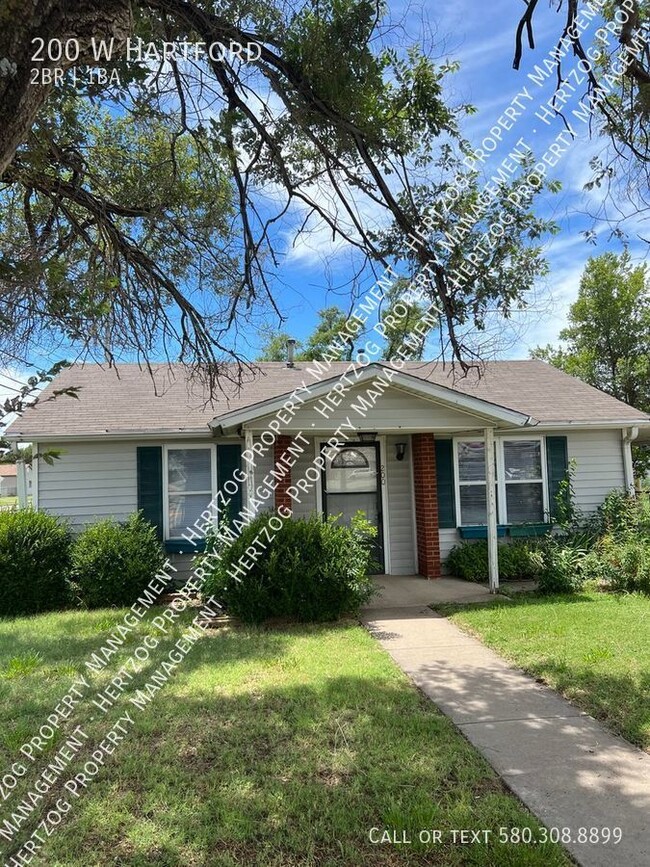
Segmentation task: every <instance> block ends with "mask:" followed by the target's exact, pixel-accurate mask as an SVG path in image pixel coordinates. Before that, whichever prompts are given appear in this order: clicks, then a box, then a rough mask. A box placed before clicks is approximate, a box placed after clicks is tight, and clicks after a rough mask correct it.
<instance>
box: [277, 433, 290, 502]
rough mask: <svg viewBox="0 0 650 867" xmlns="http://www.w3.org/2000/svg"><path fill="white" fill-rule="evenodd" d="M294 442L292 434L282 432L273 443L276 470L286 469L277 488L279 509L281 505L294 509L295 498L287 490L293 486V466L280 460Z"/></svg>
mask: <svg viewBox="0 0 650 867" xmlns="http://www.w3.org/2000/svg"><path fill="white" fill-rule="evenodd" d="M292 442H293V439H292V438H291V437H290V436H286V435H285V434H281V435H279V436H277V437H276V438H275V442H274V443H273V462H274V463H275V470H276V472H281V471H282V470H286V473H285V475H284V476H283V477H282V478H281V479H278V484H277V487H276V489H275V508H276V509H279V508H280V506H283V507H284V508H286V509H289V510H291V511H293V500H292V499H291V497H290V496H289V495H288V494H287V491H288V490H289V488H290V487H291V467H287V466H285V464H281V463H280V461H281V460H282V457H283V455H284V453H285V452H286V450H287V449H288V448H289V447H290V446H291V443H292Z"/></svg>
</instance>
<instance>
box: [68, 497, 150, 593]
mask: <svg viewBox="0 0 650 867" xmlns="http://www.w3.org/2000/svg"><path fill="white" fill-rule="evenodd" d="M164 562H165V554H164V552H163V549H162V546H161V544H160V542H159V541H158V539H157V537H156V531H155V529H154V528H153V527H152V526H151V524H149V523H147V521H145V520H144V518H143V517H142V516H141V515H140V514H139V513H137V514H134V515H131V516H130V518H129V519H128V520H127V521H126V522H124V523H121V524H120V523H116V522H115V521H113V520H112V519H106V520H103V521H98V522H97V523H96V524H92V525H91V526H89V527H87V528H86V529H85V530H84V531H83V533H81V534H80V535H79V536H78V537H77V539H76V540H75V541H74V543H73V546H72V571H71V575H72V586H73V589H74V592H75V593H76V595H77V596H78V598H79V600H80V601H81V602H82V603H83V604H84V605H86V606H88V608H101V607H103V606H109V605H132V604H133V603H134V602H135V600H136V599H137V598H138V596H139V595H140V593H141V592H142V590H143V589H144V588H145V587H146V585H147V584H148V583H149V582H150V581H151V580H152V579H153V578H154V576H155V575H156V573H157V572H159V571H160V570H161V569H162V567H163V564H164Z"/></svg>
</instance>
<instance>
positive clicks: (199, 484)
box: [166, 446, 214, 539]
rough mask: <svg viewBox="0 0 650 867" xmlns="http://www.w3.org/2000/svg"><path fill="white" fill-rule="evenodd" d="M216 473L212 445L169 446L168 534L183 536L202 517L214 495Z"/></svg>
mask: <svg viewBox="0 0 650 867" xmlns="http://www.w3.org/2000/svg"><path fill="white" fill-rule="evenodd" d="M213 475H214V461H213V449H212V447H210V446H208V447H205V446H201V447H196V448H192V447H187V446H186V447H185V448H168V449H167V459H166V479H167V534H166V535H167V538H169V539H179V538H181V537H182V535H183V533H184V532H185V531H186V530H187V528H188V527H191V526H192V525H193V524H194V522H195V521H197V520H199V518H200V517H201V513H202V512H203V511H204V510H205V509H207V507H208V505H209V504H210V501H211V500H212V497H213V488H214V484H213Z"/></svg>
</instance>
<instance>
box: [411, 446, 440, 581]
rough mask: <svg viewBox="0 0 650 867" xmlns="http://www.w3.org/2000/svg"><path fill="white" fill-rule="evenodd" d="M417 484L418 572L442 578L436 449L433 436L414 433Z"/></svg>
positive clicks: (414, 465)
mask: <svg viewBox="0 0 650 867" xmlns="http://www.w3.org/2000/svg"><path fill="white" fill-rule="evenodd" d="M411 443H412V449H413V485H414V489H415V490H414V493H415V528H416V535H417V549H418V572H419V573H420V575H423V576H424V577H425V578H440V537H439V534H438V529H439V528H438V488H437V480H436V449H435V443H434V439H433V434H432V433H420V434H413V436H412V437H411Z"/></svg>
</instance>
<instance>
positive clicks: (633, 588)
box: [598, 535, 650, 595]
mask: <svg viewBox="0 0 650 867" xmlns="http://www.w3.org/2000/svg"><path fill="white" fill-rule="evenodd" d="M598 555H599V560H600V570H601V574H600V576H599V577H601V579H603V580H605V581H607V582H608V583H609V585H610V587H611V588H612V589H613V590H621V591H624V592H627V593H635V592H640V593H646V594H648V595H650V539H644V538H643V537H641V538H638V539H623V540H618V539H616V537H615V536H613V535H609V536H605V537H603V539H601V541H600V543H599V546H598Z"/></svg>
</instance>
